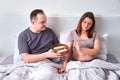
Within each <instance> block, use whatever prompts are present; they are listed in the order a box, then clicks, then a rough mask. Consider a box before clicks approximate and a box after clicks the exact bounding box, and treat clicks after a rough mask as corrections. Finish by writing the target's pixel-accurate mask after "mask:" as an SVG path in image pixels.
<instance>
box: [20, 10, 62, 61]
mask: <svg viewBox="0 0 120 80" xmlns="http://www.w3.org/2000/svg"><path fill="white" fill-rule="evenodd" d="M30 20H31V26H30V27H28V28H27V29H26V30H24V31H23V32H21V33H20V35H19V38H18V48H19V53H20V54H21V57H22V60H23V62H25V63H34V62H38V61H41V60H44V59H50V58H60V57H63V56H62V54H56V53H54V51H53V50H52V49H51V46H52V45H53V44H56V43H59V41H58V39H57V37H56V35H55V34H54V32H53V31H52V30H51V29H50V28H48V27H46V25H47V22H46V21H47V18H46V15H45V13H44V11H43V10H39V9H36V10H33V11H32V12H31V14H30Z"/></svg>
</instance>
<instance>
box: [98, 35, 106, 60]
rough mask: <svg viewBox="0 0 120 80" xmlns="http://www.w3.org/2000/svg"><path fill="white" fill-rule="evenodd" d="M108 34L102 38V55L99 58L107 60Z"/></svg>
mask: <svg viewBox="0 0 120 80" xmlns="http://www.w3.org/2000/svg"><path fill="white" fill-rule="evenodd" d="M107 37H108V35H107V34H103V36H101V37H100V38H101V49H100V53H99V55H98V58H100V59H103V60H106V59H107V53H108V50H107Z"/></svg>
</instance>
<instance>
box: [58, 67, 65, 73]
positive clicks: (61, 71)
mask: <svg viewBox="0 0 120 80" xmlns="http://www.w3.org/2000/svg"><path fill="white" fill-rule="evenodd" d="M65 72H66V66H63V67H62V68H60V69H58V73H59V74H62V73H65Z"/></svg>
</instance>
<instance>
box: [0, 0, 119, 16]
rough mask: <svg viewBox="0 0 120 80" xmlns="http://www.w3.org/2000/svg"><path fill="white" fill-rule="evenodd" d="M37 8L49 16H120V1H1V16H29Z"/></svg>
mask: <svg viewBox="0 0 120 80" xmlns="http://www.w3.org/2000/svg"><path fill="white" fill-rule="evenodd" d="M35 8H40V9H43V10H45V12H46V13H47V14H48V15H49V16H61V15H74V16H76V15H78V16H79V15H80V14H82V13H84V12H86V11H93V12H94V13H95V14H97V15H103V16H108V15H109V16H118V15H119V16H120V10H119V9H120V0H0V15H29V13H30V12H31V11H32V10H33V9H35Z"/></svg>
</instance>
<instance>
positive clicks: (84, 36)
mask: <svg viewBox="0 0 120 80" xmlns="http://www.w3.org/2000/svg"><path fill="white" fill-rule="evenodd" d="M95 24H96V23H95V17H94V14H93V13H92V12H86V13H85V14H83V16H82V17H81V19H80V20H79V23H78V26H77V28H76V29H75V30H72V31H71V32H70V33H69V35H68V38H67V46H68V47H69V50H70V53H68V54H67V55H66V59H65V61H64V62H65V63H66V62H67V61H68V59H69V57H70V55H72V59H73V60H77V61H90V60H92V59H94V58H96V56H97V55H98V53H99V50H100V38H99V35H98V34H97V33H96V32H95ZM65 68H66V64H64V65H63V69H62V70H61V71H64V70H65ZM61 71H60V72H61Z"/></svg>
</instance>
